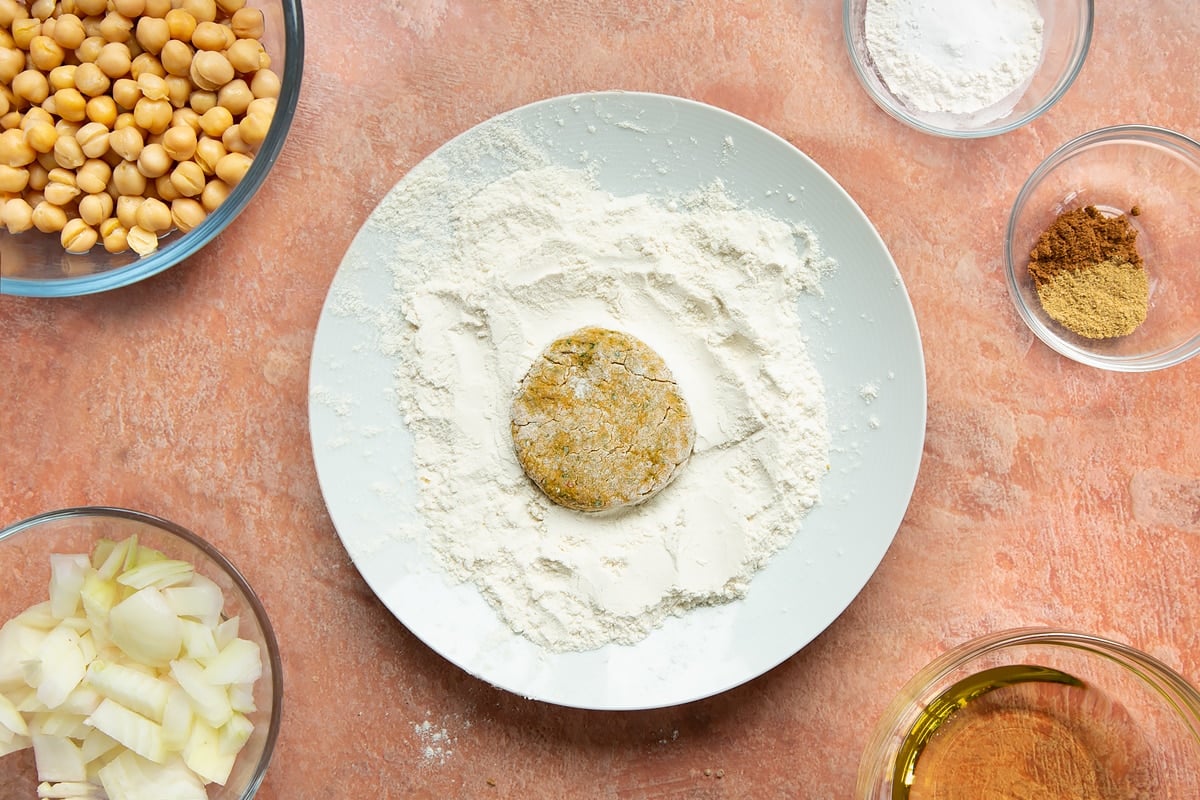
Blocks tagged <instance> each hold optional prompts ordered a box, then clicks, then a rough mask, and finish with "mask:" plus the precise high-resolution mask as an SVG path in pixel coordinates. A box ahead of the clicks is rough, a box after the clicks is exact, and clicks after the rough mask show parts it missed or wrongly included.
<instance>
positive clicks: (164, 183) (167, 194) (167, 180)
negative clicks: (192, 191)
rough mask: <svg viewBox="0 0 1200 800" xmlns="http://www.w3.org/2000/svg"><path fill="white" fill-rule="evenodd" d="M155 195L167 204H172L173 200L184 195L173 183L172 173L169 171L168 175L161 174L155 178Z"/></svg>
mask: <svg viewBox="0 0 1200 800" xmlns="http://www.w3.org/2000/svg"><path fill="white" fill-rule="evenodd" d="M153 196H154V197H157V198H158V199H159V200H162V201H163V202H164V203H166V204H167V205H170V204H171V201H172V200H178V199H179V198H180V197H182V195H181V194H179V190H177V189H176V188H175V187H174V185H172V183H171V174H170V173H167V174H166V175H159V176H158V177H157V178H155V179H154V192H153Z"/></svg>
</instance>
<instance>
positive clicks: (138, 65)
mask: <svg viewBox="0 0 1200 800" xmlns="http://www.w3.org/2000/svg"><path fill="white" fill-rule="evenodd" d="M146 73H151V74H153V75H157V76H159V77H160V78H165V77H166V75H167V71H166V70H165V69H163V65H162V62H161V61H159V60H158V57H157V56H153V55H151V54H150V53H141V54H139V55H138V56H137V57H136V58H134V59H133V61H132V62H130V64H129V74H130V75H132V76H133V79H134V80H137V79H138V78H140V77H142V76H143V75H145V74H146Z"/></svg>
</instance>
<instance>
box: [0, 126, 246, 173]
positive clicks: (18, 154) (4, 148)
mask: <svg viewBox="0 0 1200 800" xmlns="http://www.w3.org/2000/svg"><path fill="white" fill-rule="evenodd" d="M222 149H224V148H222ZM222 155H223V154H222ZM36 158H37V151H35V150H34V149H33V148H32V147H30V146H29V143H28V142H26V141H25V131H23V130H21V129H20V128H10V129H9V130H6V131H4V133H0V164H5V165H7V166H10V167H23V166H25V165H26V164H29V163H30V162H32V161H33V160H34V159H36ZM214 164H215V162H214Z"/></svg>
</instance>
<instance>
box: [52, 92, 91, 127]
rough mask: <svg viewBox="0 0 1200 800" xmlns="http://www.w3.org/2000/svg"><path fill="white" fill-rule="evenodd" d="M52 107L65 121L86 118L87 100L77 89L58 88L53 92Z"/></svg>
mask: <svg viewBox="0 0 1200 800" xmlns="http://www.w3.org/2000/svg"><path fill="white" fill-rule="evenodd" d="M54 109H55V112H56V113H57V114H58V116H60V117H62V118H63V119H65V120H66V121H67V122H83V121H84V120H85V119H87V100H85V99H84V97H83V95H82V94H80V93H79V90H78V89H59V90H58V91H57V92H55V93H54Z"/></svg>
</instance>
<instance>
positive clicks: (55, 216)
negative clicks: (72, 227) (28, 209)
mask: <svg viewBox="0 0 1200 800" xmlns="http://www.w3.org/2000/svg"><path fill="white" fill-rule="evenodd" d="M66 224H67V212H66V211H64V210H63V209H62V208H60V207H59V206H57V205H55V204H54V203H51V202H50V201H48V200H42V201H41V202H40V203H38V204H37V205H36V206H34V207H33V227H35V228H37V229H38V230H39V231H41V232H42V233H58V232H59V231H61V230H62V229H63V226H64V225H66Z"/></svg>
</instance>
